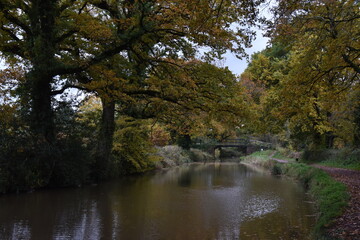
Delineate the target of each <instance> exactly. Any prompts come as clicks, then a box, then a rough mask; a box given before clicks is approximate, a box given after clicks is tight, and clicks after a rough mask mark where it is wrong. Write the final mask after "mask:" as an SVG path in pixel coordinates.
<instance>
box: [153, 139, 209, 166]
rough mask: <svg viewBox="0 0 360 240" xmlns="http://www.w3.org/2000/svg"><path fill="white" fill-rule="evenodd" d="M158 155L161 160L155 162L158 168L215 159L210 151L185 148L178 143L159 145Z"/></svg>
mask: <svg viewBox="0 0 360 240" xmlns="http://www.w3.org/2000/svg"><path fill="white" fill-rule="evenodd" d="M156 155H157V156H159V157H160V160H159V161H156V162H155V163H154V164H155V168H156V169H167V168H171V167H175V166H180V165H182V164H185V163H191V162H210V161H214V156H212V155H211V154H209V153H206V152H203V151H201V150H199V149H193V148H191V149H189V150H185V149H183V148H181V147H179V146H177V145H168V146H164V147H157V154H156Z"/></svg>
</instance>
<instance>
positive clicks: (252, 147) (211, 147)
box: [195, 138, 271, 155]
mask: <svg viewBox="0 0 360 240" xmlns="http://www.w3.org/2000/svg"><path fill="white" fill-rule="evenodd" d="M195 144H196V145H197V146H201V144H202V143H201V142H196V143H195ZM206 145H207V148H208V151H209V152H210V153H212V154H214V155H215V150H217V149H219V150H220V151H221V149H222V148H236V149H237V150H238V151H240V152H242V153H244V154H251V153H253V152H256V151H259V150H261V149H269V148H271V144H270V143H267V142H262V141H258V140H252V139H247V138H237V139H226V140H224V141H221V142H213V143H210V144H206Z"/></svg>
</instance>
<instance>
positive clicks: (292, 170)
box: [242, 151, 349, 239]
mask: <svg viewBox="0 0 360 240" xmlns="http://www.w3.org/2000/svg"><path fill="white" fill-rule="evenodd" d="M271 155H272V151H263V152H256V153H254V154H252V155H249V156H246V157H244V158H243V159H242V162H245V163H248V164H255V165H257V166H261V167H264V168H266V169H268V170H269V171H271V173H272V174H275V175H283V176H287V177H291V178H293V179H296V180H297V181H299V182H301V183H302V184H303V186H304V187H305V188H306V189H307V190H308V192H309V193H310V194H311V196H312V197H313V199H314V200H315V202H316V206H317V210H318V219H317V223H316V225H315V229H314V230H315V234H316V235H322V234H324V230H325V229H326V227H328V226H329V225H330V224H331V223H332V221H333V219H334V218H336V217H337V216H339V215H340V214H341V213H342V210H343V208H344V207H345V206H346V205H347V202H348V199H349V196H348V193H347V192H346V187H345V185H343V184H342V183H339V182H337V181H335V180H334V179H332V178H331V177H330V176H329V175H328V174H327V173H325V172H324V171H322V170H320V169H317V168H314V167H311V166H308V165H306V164H303V163H286V164H282V163H277V162H275V161H273V160H271ZM323 237H324V236H323ZM324 239H326V238H325V237H324Z"/></svg>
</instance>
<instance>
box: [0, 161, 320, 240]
mask: <svg viewBox="0 0 360 240" xmlns="http://www.w3.org/2000/svg"><path fill="white" fill-rule="evenodd" d="M305 201H306V197H305V194H304V192H303V190H302V189H301V188H300V187H299V186H298V185H296V184H294V183H291V182H287V181H285V180H281V179H277V178H273V177H271V176H268V175H266V174H261V173H258V172H255V171H253V170H251V169H249V168H247V167H245V166H243V165H239V164H192V165H189V166H185V167H179V168H175V169H171V170H169V171H164V172H159V173H156V174H147V175H145V176H137V177H129V178H125V179H123V180H119V181H116V182H112V183H105V184H101V185H98V186H89V187H86V188H82V189H62V190H52V191H41V192H35V193H32V194H22V195H9V196H2V197H0V236H1V237H0V239H16V240H17V239H36V240H41V239H130V240H131V239H135V240H136V239H267V240H271V239H309V238H308V235H309V229H310V228H311V226H312V225H313V221H314V219H312V218H309V217H306V215H311V213H312V209H311V206H309V205H308V204H306V203H305Z"/></svg>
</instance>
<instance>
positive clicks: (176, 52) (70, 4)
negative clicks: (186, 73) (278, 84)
mask: <svg viewBox="0 0 360 240" xmlns="http://www.w3.org/2000/svg"><path fill="white" fill-rule="evenodd" d="M261 2H262V0H257V1H250V0H245V1H244V0H241V1H240V0H232V1H230V0H221V1H218V0H214V1H205V0H201V1H196V2H194V1H190V0H187V1H180V0H171V1H158V0H151V1H144V0H132V1H108V0H91V1H83V0H29V1H16V0H1V1H0V9H1V13H0V20H1V26H0V35H1V37H0V52H1V56H2V57H4V58H5V59H6V60H7V62H8V63H14V64H15V63H16V64H18V65H21V66H23V67H24V69H25V72H26V73H25V83H24V84H23V89H24V91H23V94H22V97H24V96H25V95H26V96H29V99H30V101H29V103H30V107H29V111H30V118H28V119H29V120H30V121H29V125H30V127H31V130H32V132H33V134H34V135H35V136H36V140H35V142H37V144H38V145H39V146H42V144H43V143H47V144H49V145H53V144H54V142H56V138H57V134H56V126H55V123H54V109H53V106H52V105H53V99H54V96H56V95H58V94H61V93H63V92H64V91H65V90H66V89H68V88H73V87H75V88H81V89H88V90H90V91H96V92H97V94H99V96H100V97H101V99H102V105H103V119H104V121H103V122H102V127H101V129H102V131H100V141H99V143H100V144H99V146H98V153H99V154H98V155H99V156H104V158H108V153H109V150H110V149H111V147H110V146H111V144H112V140H111V136H112V134H111V132H113V131H114V125H113V122H114V121H113V120H114V119H113V116H114V115H113V112H114V109H115V105H114V104H115V102H114V101H113V99H112V98H108V96H109V94H108V93H107V92H106V91H105V90H109V89H112V91H111V94H110V95H112V96H111V97H113V95H115V96H116V95H119V94H118V93H116V94H114V93H115V92H116V91H118V90H124V91H125V92H124V91H123V93H125V94H128V95H138V96H139V95H143V94H139V92H137V90H134V89H133V88H131V87H130V86H127V85H128V84H129V83H131V84H130V85H131V86H133V85H134V83H136V84H137V85H140V86H141V85H142V84H143V81H144V79H146V77H147V76H149V75H150V74H151V72H152V71H156V69H158V66H159V65H162V64H163V63H164V62H167V63H169V64H172V63H173V62H174V60H178V59H181V58H183V59H191V58H193V57H194V56H195V55H196V54H197V51H198V49H199V47H208V49H209V51H207V52H206V54H205V57H206V58H207V59H208V60H211V59H213V58H216V57H220V56H221V54H223V53H224V52H225V51H226V50H231V51H233V52H235V53H237V54H239V55H243V54H244V50H243V47H244V46H248V45H249V44H250V41H251V40H252V38H253V36H254V33H253V32H252V31H250V30H249V29H250V28H249V27H250V26H251V25H254V24H255V23H256V20H257V19H256V17H257V12H258V11H257V9H256V7H257V6H258V5H259V4H260V3H261ZM235 24H236V25H235ZM112 68H114V69H112ZM116 68H117V69H116ZM119 68H122V69H120V71H119ZM97 70H100V71H98V72H96V71H97ZM104 73H105V74H104ZM108 74H110V75H111V76H112V77H110V78H109V75H108ZM100 80H101V81H100ZM105 83H106V84H105ZM117 83H122V84H120V85H117ZM99 85H100V86H102V87H99ZM118 87H119V88H118ZM135 89H136V88H135ZM105 92H106V93H105ZM119 92H121V91H119ZM148 93H149V91H148ZM120 95H121V93H120ZM101 135H102V136H103V138H101ZM108 136H110V137H108ZM101 139H102V140H101ZM101 152H103V153H104V154H101ZM49 158H50V157H49ZM99 161H101V160H99ZM105 165H106V164H105Z"/></svg>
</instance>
